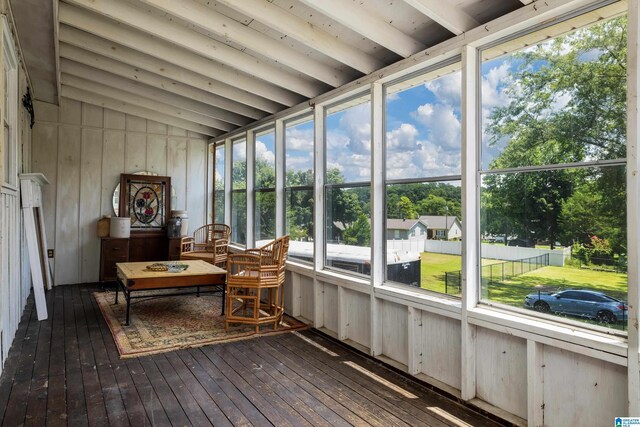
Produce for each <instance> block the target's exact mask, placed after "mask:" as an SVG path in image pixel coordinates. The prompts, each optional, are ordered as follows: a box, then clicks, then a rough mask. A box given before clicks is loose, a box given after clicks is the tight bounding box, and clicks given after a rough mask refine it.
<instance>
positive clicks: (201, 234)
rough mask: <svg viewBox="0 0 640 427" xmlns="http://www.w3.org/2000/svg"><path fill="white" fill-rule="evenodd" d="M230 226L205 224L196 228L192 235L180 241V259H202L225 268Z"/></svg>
mask: <svg viewBox="0 0 640 427" xmlns="http://www.w3.org/2000/svg"><path fill="white" fill-rule="evenodd" d="M230 235H231V228H230V227H229V226H228V225H226V224H207V225H204V226H202V227H200V228H198V229H197V230H196V231H195V232H194V233H193V237H183V238H182V240H181V242H180V259H182V260H203V261H207V262H208V263H211V264H213V265H215V266H218V267H221V268H225V267H226V264H227V255H228V247H229V236H230Z"/></svg>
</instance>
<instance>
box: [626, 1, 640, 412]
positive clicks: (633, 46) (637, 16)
mask: <svg viewBox="0 0 640 427" xmlns="http://www.w3.org/2000/svg"><path fill="white" fill-rule="evenodd" d="M639 7H640V6H638V2H637V1H630V2H629V3H628V16H627V22H628V24H627V25H628V48H627V49H628V50H627V55H628V57H627V64H628V65H627V255H628V263H627V264H628V267H627V268H628V271H627V273H628V290H627V292H628V293H627V298H628V303H629V304H628V309H629V311H628V312H627V314H628V321H627V324H628V325H629V327H628V340H629V341H628V343H629V348H628V355H627V357H628V359H627V360H628V390H629V397H628V402H629V412H628V413H629V415H630V416H631V415H635V416H637V415H638V414H640V329H639V328H638V318H639V317H640V289H639V287H640V268H639V265H640V248H639V247H638V245H639V242H640V224H639V215H640V176H639V174H638V172H639V171H640V144H639V143H638V142H639V141H638V139H639V138H640V105H639V104H640V102H639V98H638V97H639V96H640V55H639V54H638V49H640V11H639V10H638V9H639Z"/></svg>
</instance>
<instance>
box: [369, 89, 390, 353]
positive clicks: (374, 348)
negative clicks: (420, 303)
mask: <svg viewBox="0 0 640 427" xmlns="http://www.w3.org/2000/svg"><path fill="white" fill-rule="evenodd" d="M384 127H385V126H384V96H383V86H382V84H380V83H374V84H373V85H371V284H372V286H373V289H372V290H371V310H370V311H371V345H370V352H371V355H372V356H377V355H379V354H381V353H382V325H381V318H382V316H380V312H379V311H380V302H379V301H378V299H377V298H376V293H375V288H376V287H378V286H381V285H382V282H383V281H384V280H385V269H386V265H387V257H386V242H385V239H386V236H387V232H386V220H385V215H384V212H385V207H384V203H385V200H384V199H385V197H384V196H385V188H384V178H385V169H384V151H383V150H384Z"/></svg>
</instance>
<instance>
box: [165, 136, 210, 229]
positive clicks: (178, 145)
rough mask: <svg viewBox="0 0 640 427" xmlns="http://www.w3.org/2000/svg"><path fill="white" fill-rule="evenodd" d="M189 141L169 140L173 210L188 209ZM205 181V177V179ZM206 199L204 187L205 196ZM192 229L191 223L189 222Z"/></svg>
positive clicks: (168, 154) (168, 153)
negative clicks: (173, 190) (186, 195)
mask: <svg viewBox="0 0 640 427" xmlns="http://www.w3.org/2000/svg"><path fill="white" fill-rule="evenodd" d="M186 171H187V141H186V140H185V139H181V138H169V142H168V145H167V175H168V176H170V177H171V187H173V188H174V189H175V190H176V192H175V197H173V198H172V199H171V209H187V199H186V197H185V194H186V193H187V173H186ZM203 179H204V177H203ZM202 197H204V187H203V195H202ZM189 227H191V221H189Z"/></svg>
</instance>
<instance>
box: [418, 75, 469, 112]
mask: <svg viewBox="0 0 640 427" xmlns="http://www.w3.org/2000/svg"><path fill="white" fill-rule="evenodd" d="M424 86H425V87H426V88H427V89H428V90H429V91H431V93H433V94H434V96H435V97H436V98H437V99H438V100H439V101H440V102H442V103H444V104H448V105H451V106H452V107H453V108H454V109H456V110H459V109H460V105H461V102H462V74H461V73H460V72H459V71H458V72H455V73H453V74H447V75H446V76H442V77H440V78H438V79H435V80H430V81H428V82H426V83H425V84H424Z"/></svg>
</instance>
